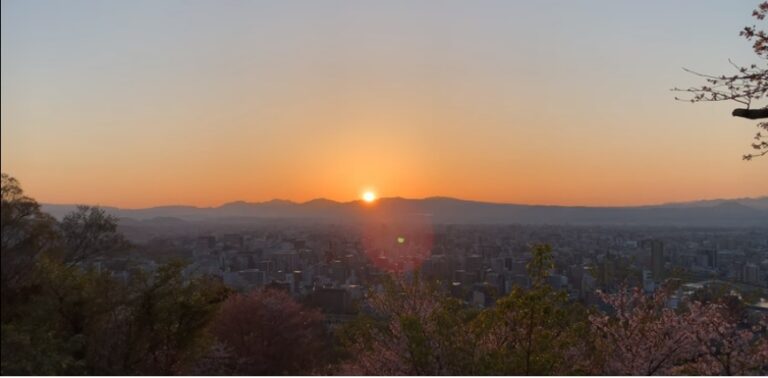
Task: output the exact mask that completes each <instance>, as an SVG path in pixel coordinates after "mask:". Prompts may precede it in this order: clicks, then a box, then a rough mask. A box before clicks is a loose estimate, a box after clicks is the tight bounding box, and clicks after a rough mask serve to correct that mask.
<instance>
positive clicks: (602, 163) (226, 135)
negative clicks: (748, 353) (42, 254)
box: [2, 0, 768, 208]
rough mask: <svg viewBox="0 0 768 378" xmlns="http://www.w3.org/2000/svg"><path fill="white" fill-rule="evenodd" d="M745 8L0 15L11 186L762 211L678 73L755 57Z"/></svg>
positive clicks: (727, 143) (326, 8)
mask: <svg viewBox="0 0 768 378" xmlns="http://www.w3.org/2000/svg"><path fill="white" fill-rule="evenodd" d="M753 3H754V1H750V0H744V1H742V0H739V1H712V2H702V1H675V2H667V1H643V2H632V1H584V2H574V1H536V2H532V1H531V2H522V1H480V2H471V3H470V2H456V1H441V2H405V1H386V2H384V1H382V2H373V1H362V2H359V1H323V2H316V1H296V2H257V1H222V2H218V1H217V2H213V1H162V2H157V1H125V2H91V1H67V2H38V1H3V3H2V56H3V65H2V109H3V111H2V170H3V172H7V173H10V174H12V175H13V176H14V177H16V178H17V179H19V180H20V181H21V182H23V183H24V186H25V190H26V192H27V193H28V194H29V195H31V196H33V197H34V198H36V199H37V200H38V201H40V202H42V203H57V204H75V203H87V204H100V205H109V206H118V207H125V208H140V207H151V206H161V205H177V204H184V205H196V206H218V205H221V204H223V203H226V202H230V201H236V200H243V201H251V202H259V201H266V200H270V199H274V198H280V199H288V200H293V201H299V202H301V201H307V200H311V199H314V198H329V199H333V200H338V201H349V200H355V199H359V198H360V196H361V195H362V193H363V192H364V191H366V190H372V191H374V192H375V193H376V194H377V195H378V196H382V197H397V196H400V197H406V198H424V197H431V196H449V197H455V198H461V199H468V200H479V201H491V202H504V203H522V204H556V205H590V206H616V205H645V204H659V203H666V202H675V201H690V200H700V199H714V198H739V197H758V196H761V195H766V194H767V193H768V174H766V172H767V170H766V168H767V167H766V164H768V160H766V159H762V160H760V159H756V160H754V161H751V162H744V161H742V160H741V159H740V156H741V154H743V153H744V152H745V150H747V149H749V145H748V141H749V140H750V138H751V137H752V136H753V134H754V127H753V123H751V122H749V121H747V120H743V119H735V118H733V117H731V115H730V110H731V108H732V106H731V104H722V103H711V104H708V105H701V104H689V103H685V102H679V101H675V100H674V96H675V94H674V93H672V92H670V88H672V87H675V86H679V87H688V86H694V85H697V84H700V78H698V77H696V76H694V75H690V74H688V73H686V72H684V71H683V70H682V69H681V68H682V67H687V68H691V69H695V70H698V71H701V72H707V73H721V72H728V70H730V69H732V66H731V65H730V63H729V62H728V59H731V60H732V61H734V62H736V63H738V64H741V65H748V64H751V63H754V62H755V61H756V59H757V58H756V57H755V56H754V54H753V53H752V50H751V48H750V46H749V44H747V43H744V42H743V41H742V38H741V37H740V36H739V35H738V30H740V29H741V28H742V27H743V26H744V25H747V24H750V23H751V22H752V18H751V16H750V13H749V12H748V11H745V9H750V8H752V7H753V6H754V4H753Z"/></svg>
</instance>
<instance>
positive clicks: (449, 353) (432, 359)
mask: <svg viewBox="0 0 768 378" xmlns="http://www.w3.org/2000/svg"><path fill="white" fill-rule="evenodd" d="M367 303H368V305H369V306H370V310H371V312H372V315H373V319H372V321H371V319H369V320H367V321H364V324H362V325H360V326H359V327H357V329H356V332H354V336H353V337H354V340H353V342H351V345H349V347H348V349H349V354H350V356H351V359H350V360H349V361H347V362H345V363H343V364H342V365H341V368H340V373H341V374H343V375H456V374H462V373H466V374H471V367H472V363H471V361H468V360H467V357H466V356H469V355H471V350H472V349H473V348H472V340H471V338H469V334H468V332H467V328H465V327H464V324H466V321H465V320H466V316H469V315H468V312H467V311H466V308H465V307H464V306H463V305H462V304H461V303H460V302H459V301H457V300H455V299H451V298H448V297H447V296H446V295H445V293H443V292H441V291H440V290H439V289H438V288H437V287H436V286H434V285H431V284H429V283H426V282H424V281H421V280H420V279H419V278H418V277H417V278H415V279H413V280H412V281H408V280H406V279H404V278H402V277H395V278H393V279H392V280H391V281H389V282H387V283H386V285H385V286H384V289H383V290H381V291H376V292H372V293H371V294H370V295H369V297H368V298H367Z"/></svg>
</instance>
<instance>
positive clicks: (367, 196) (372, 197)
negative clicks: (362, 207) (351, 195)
mask: <svg viewBox="0 0 768 378" xmlns="http://www.w3.org/2000/svg"><path fill="white" fill-rule="evenodd" d="M363 201H365V202H368V203H373V201H376V193H374V192H372V191H370V190H369V191H366V192H363Z"/></svg>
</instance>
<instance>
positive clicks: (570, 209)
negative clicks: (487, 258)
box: [42, 196, 768, 227]
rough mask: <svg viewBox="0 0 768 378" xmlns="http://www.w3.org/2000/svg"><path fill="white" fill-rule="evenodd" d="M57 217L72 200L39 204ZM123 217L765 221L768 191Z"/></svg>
mask: <svg viewBox="0 0 768 378" xmlns="http://www.w3.org/2000/svg"><path fill="white" fill-rule="evenodd" d="M42 206H43V210H44V211H46V212H48V213H50V214H52V215H53V216H55V217H57V218H61V217H63V216H64V215H66V214H67V213H69V212H70V211H72V210H73V209H74V208H75V205H54V204H43V205H42ZM104 209H105V210H106V211H107V212H108V213H109V214H112V215H114V216H116V217H118V218H121V219H122V220H123V221H125V222H130V221H132V220H133V221H153V222H159V223H168V222H171V223H178V222H184V221H221V220H226V219H230V220H231V219H239V220H240V221H245V220H247V219H248V218H287V219H291V218H294V219H296V218H304V219H314V220H319V221H329V222H360V221H408V220H427V221H429V222H431V223H493V224H503V223H510V224H512V223H515V224H605V225H621V224H626V225H672V226H724V227H743V226H746V227H750V226H765V227H768V196H766V197H759V198H742V199H733V200H706V201H694V202H685V203H671V204H662V205H653V206H636V207H589V206H547V205H519V204H503V203H490V202H479V201H468V200H461V199H455V198H445V197H431V198H424V199H406V198H381V199H379V200H378V201H377V202H376V203H375V204H374V205H367V204H363V203H361V202H360V201H351V202H336V201H332V200H327V199H315V200H312V201H308V202H304V203H296V202H291V201H286V200H271V201H267V202H244V201H238V202H230V203H226V204H224V205H221V206H218V207H194V206H161V207H152V208H145V209H120V208H115V207H104Z"/></svg>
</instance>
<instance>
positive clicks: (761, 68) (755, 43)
mask: <svg viewBox="0 0 768 378" xmlns="http://www.w3.org/2000/svg"><path fill="white" fill-rule="evenodd" d="M767 13H768V1H765V2H762V3H760V4H759V5H758V7H757V9H755V10H754V11H753V12H752V15H753V16H754V17H755V19H756V20H757V21H759V22H763V21H764V20H765V16H766V14H767ZM739 34H740V35H741V36H742V37H744V38H745V39H746V40H747V41H749V42H751V43H752V49H753V51H754V52H755V54H756V55H757V58H758V60H759V61H760V63H755V64H750V65H746V66H742V65H738V64H735V63H733V62H731V65H733V68H734V71H735V72H734V73H733V74H730V75H707V74H702V73H699V72H695V71H692V70H689V69H686V71H688V72H690V73H692V74H694V75H697V76H700V77H702V78H703V79H704V80H705V82H706V84H704V85H701V86H697V87H690V88H674V89H673V90H674V91H678V92H687V93H689V94H690V97H685V98H677V97H676V99H678V100H684V101H690V102H702V101H734V102H736V103H738V104H740V105H742V106H743V107H741V108H737V109H734V110H733V112H732V113H731V114H732V115H733V116H734V117H741V118H746V119H750V120H756V119H767V118H768V106H766V105H758V103H759V102H761V101H762V100H764V99H765V97H766V95H767V94H768V66H767V65H766V64H765V60H766V59H768V33H766V31H765V30H763V29H761V28H759V27H758V26H756V25H752V26H747V27H745V28H744V29H742V30H741V32H740V33H739ZM757 127H758V129H759V131H758V132H757V134H756V135H755V137H754V140H755V141H754V142H753V143H752V148H753V149H754V150H755V151H754V152H753V153H751V154H746V155H744V156H743V158H744V160H751V159H752V158H755V157H759V156H763V155H765V154H768V135H765V134H764V133H765V132H768V121H761V122H759V123H758V124H757Z"/></svg>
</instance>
